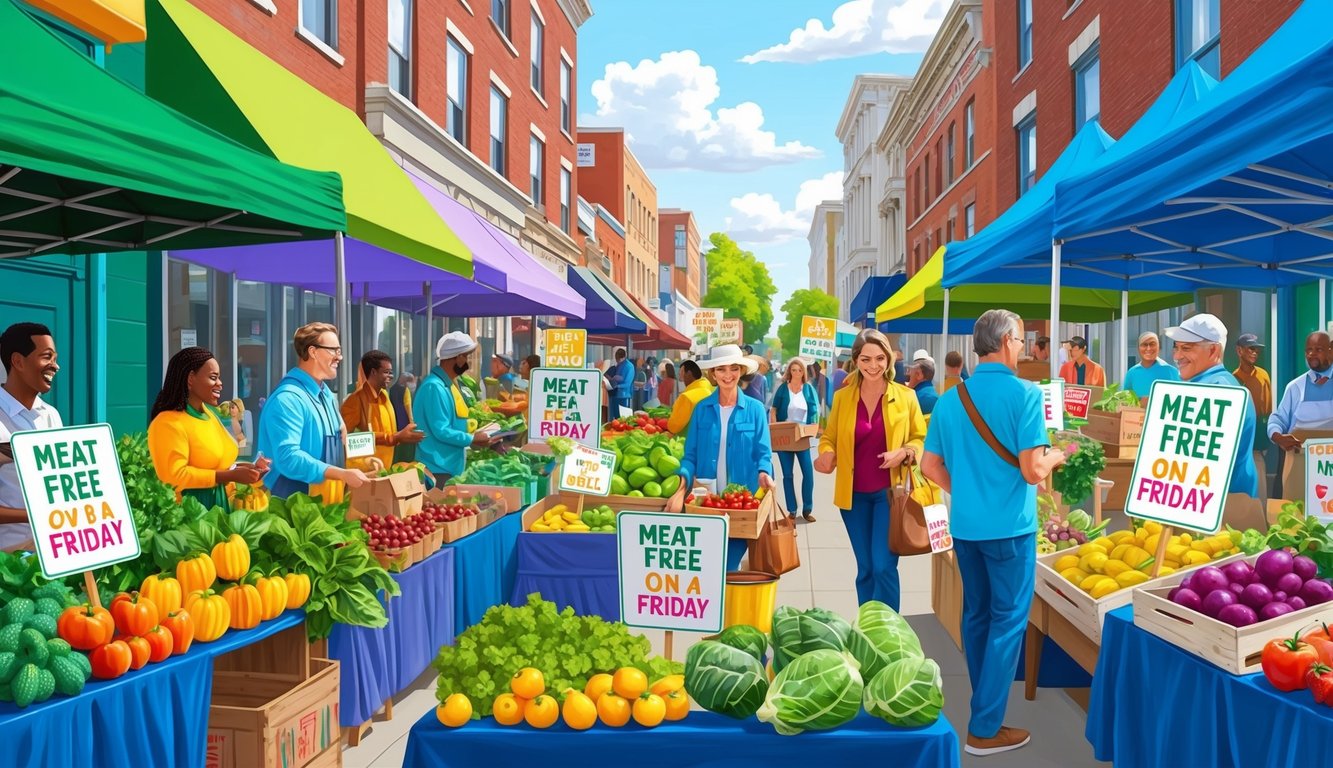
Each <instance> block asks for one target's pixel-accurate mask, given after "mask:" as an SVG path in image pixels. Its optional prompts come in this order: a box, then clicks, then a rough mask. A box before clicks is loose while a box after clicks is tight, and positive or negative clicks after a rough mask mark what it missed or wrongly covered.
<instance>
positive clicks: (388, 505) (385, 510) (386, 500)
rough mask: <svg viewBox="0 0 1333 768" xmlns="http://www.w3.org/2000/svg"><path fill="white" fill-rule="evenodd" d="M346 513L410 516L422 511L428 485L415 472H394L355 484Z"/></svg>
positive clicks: (357, 518)
mask: <svg viewBox="0 0 1333 768" xmlns="http://www.w3.org/2000/svg"><path fill="white" fill-rule="evenodd" d="M351 490H352V495H351V501H350V505H349V507H348V509H347V516H348V518H350V519H352V520H359V519H361V518H362V517H367V516H369V515H384V516H392V517H409V516H411V515H415V514H416V513H418V512H420V511H421V502H422V500H423V498H424V496H425V493H426V486H425V485H424V484H422V482H421V478H420V477H419V476H418V475H417V473H416V472H395V473H394V474H392V475H389V476H388V477H376V478H373V479H371V480H370V482H368V483H366V484H365V485H363V486H361V487H360V488H353V489H351Z"/></svg>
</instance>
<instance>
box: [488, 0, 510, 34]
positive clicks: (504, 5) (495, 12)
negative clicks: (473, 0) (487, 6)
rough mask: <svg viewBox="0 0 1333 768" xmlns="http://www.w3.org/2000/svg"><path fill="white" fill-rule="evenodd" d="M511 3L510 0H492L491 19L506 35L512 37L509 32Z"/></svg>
mask: <svg viewBox="0 0 1333 768" xmlns="http://www.w3.org/2000/svg"><path fill="white" fill-rule="evenodd" d="M509 3H510V0H491V21H493V22H495V26H497V27H499V28H500V31H501V32H503V33H504V36H505V37H512V35H510V34H509Z"/></svg>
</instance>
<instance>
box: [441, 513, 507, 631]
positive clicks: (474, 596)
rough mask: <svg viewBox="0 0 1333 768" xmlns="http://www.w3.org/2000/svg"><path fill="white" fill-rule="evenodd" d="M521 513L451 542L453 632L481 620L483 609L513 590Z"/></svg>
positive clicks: (449, 547) (504, 599)
mask: <svg viewBox="0 0 1333 768" xmlns="http://www.w3.org/2000/svg"><path fill="white" fill-rule="evenodd" d="M522 518H523V515H522V514H520V513H518V512H514V513H511V514H508V515H505V516H504V517H502V518H500V519H499V520H497V521H496V522H494V523H491V524H490V525H488V526H486V527H485V528H482V529H481V530H480V531H477V532H476V533H474V534H472V535H471V536H466V537H464V538H462V539H459V540H458V541H456V542H454V543H453V544H445V545H444V546H445V548H446V549H451V550H453V552H454V632H455V633H456V634H462V632H463V630H465V629H467V628H468V627H470V626H472V625H473V624H476V623H477V622H479V621H481V617H482V616H483V615H485V613H486V610H487V609H488V608H490V607H491V606H493V605H501V604H503V603H504V602H505V601H506V600H508V599H509V594H510V592H512V591H513V589H514V570H515V565H516V560H515V557H514V540H515V539H516V538H518V532H519V531H520V530H521V529H522V528H523V519H522Z"/></svg>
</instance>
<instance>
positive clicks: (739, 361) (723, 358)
mask: <svg viewBox="0 0 1333 768" xmlns="http://www.w3.org/2000/svg"><path fill="white" fill-rule="evenodd" d="M694 362H695V363H697V364H698V365H699V367H700V368H702V369H704V370H708V369H710V368H717V367H720V366H723V365H739V366H741V367H742V368H744V369H745V372H746V373H754V372H755V371H757V370H759V363H757V362H755V361H754V360H751V359H750V358H748V357H746V356H745V353H744V352H742V351H741V348H740V347H738V346H737V345H735V344H723V345H722V346H720V347H713V348H712V349H711V350H709V352H708V357H701V358H699V359H697V360H695V361H694Z"/></svg>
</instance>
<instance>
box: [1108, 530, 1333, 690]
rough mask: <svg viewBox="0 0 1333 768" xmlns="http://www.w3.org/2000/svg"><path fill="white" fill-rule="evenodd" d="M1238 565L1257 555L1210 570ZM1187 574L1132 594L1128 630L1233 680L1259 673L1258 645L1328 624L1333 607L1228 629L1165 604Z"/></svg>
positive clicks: (1260, 649) (1220, 562)
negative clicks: (1169, 646) (1143, 633)
mask: <svg viewBox="0 0 1333 768" xmlns="http://www.w3.org/2000/svg"><path fill="white" fill-rule="evenodd" d="M1242 558H1243V559H1244V560H1245V562H1247V563H1249V564H1250V565H1254V561H1256V560H1258V559H1259V555H1249V556H1246V555H1233V556H1231V557H1228V558H1225V559H1223V560H1218V561H1217V562H1215V563H1210V565H1217V566H1221V565H1226V564H1227V563H1230V562H1234V561H1236V560H1240V559H1242ZM1187 575H1188V573H1173V574H1171V576H1169V577H1168V578H1166V579H1164V580H1161V581H1157V582H1150V583H1149V584H1144V585H1141V586H1139V587H1136V588H1135V589H1134V625H1135V626H1137V627H1139V628H1140V629H1142V630H1144V631H1146V632H1151V633H1152V634H1154V635H1157V636H1158V637H1160V638H1162V639H1163V640H1166V641H1167V642H1169V643H1171V644H1173V645H1176V646H1178V647H1180V648H1181V649H1183V650H1185V651H1188V652H1190V653H1192V654H1194V655H1195V656H1198V657H1199V658H1201V659H1203V660H1204V661H1207V662H1211V663H1212V664H1215V665H1216V666H1218V667H1221V668H1222V669H1225V670H1226V671H1228V672H1230V673H1231V674H1233V675H1248V674H1250V673H1252V672H1258V671H1259V669H1260V663H1259V661H1260V656H1261V655H1262V653H1263V649H1264V645H1265V644H1267V643H1268V641H1269V640H1272V639H1273V638H1275V637H1291V636H1292V635H1295V634H1296V633H1298V632H1305V631H1307V630H1309V629H1311V628H1312V627H1316V626H1318V623H1317V622H1319V621H1321V620H1322V621H1328V620H1330V618H1333V616H1331V614H1333V604H1329V603H1324V604H1322V605H1311V606H1309V607H1308V608H1302V609H1301V610H1299V611H1292V612H1291V613H1288V614H1287V615H1285V616H1279V617H1277V618H1276V619H1268V620H1267V621H1260V622H1258V623H1256V624H1251V625H1250V626H1248V627H1233V626H1231V625H1230V624H1227V623H1226V622H1223V621H1218V620H1217V619H1213V618H1209V617H1208V616H1205V615H1204V614H1202V613H1197V612H1195V611H1192V610H1190V609H1188V608H1186V607H1184V606H1183V605H1176V604H1175V603H1173V602H1171V601H1170V600H1168V599H1166V596H1167V593H1169V592H1170V591H1171V590H1172V589H1173V588H1175V587H1177V586H1179V585H1180V583H1181V582H1182V581H1184V580H1185V576H1187Z"/></svg>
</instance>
